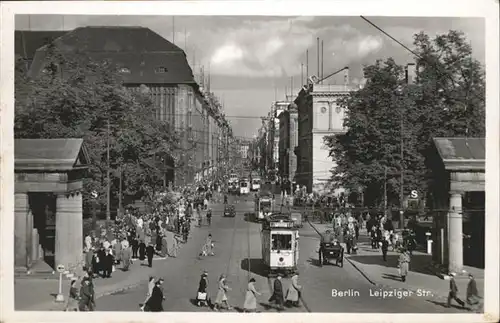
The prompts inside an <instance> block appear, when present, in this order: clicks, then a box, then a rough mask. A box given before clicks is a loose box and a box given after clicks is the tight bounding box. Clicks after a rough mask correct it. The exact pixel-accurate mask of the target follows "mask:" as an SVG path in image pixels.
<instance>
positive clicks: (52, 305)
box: [19, 257, 169, 311]
mask: <svg viewBox="0 0 500 323" xmlns="http://www.w3.org/2000/svg"><path fill="white" fill-rule="evenodd" d="M167 258H169V257H164V258H163V257H157V258H153V260H166V259H167ZM63 276H66V275H63ZM145 281H146V280H141V281H139V282H136V283H132V284H129V285H126V286H122V287H119V288H116V289H112V290H107V291H103V292H100V293H96V294H95V297H94V298H95V299H96V300H97V299H99V298H101V297H104V296H109V295H113V294H116V293H120V292H124V291H127V290H130V289H133V288H136V287H138V286H140V285H141V284H143V283H144V282H145ZM62 304H63V303H57V302H55V301H51V302H47V303H45V304H44V305H42V306H40V307H41V308H44V309H42V311H59V310H60V309H59V307H61V306H62ZM33 307H37V306H36V305H35V306H31V307H28V308H26V309H20V310H19V311H34V310H31V309H30V308H33ZM37 311H39V310H37Z"/></svg>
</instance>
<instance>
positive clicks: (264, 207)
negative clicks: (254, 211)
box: [260, 201, 271, 211]
mask: <svg viewBox="0 0 500 323" xmlns="http://www.w3.org/2000/svg"><path fill="white" fill-rule="evenodd" d="M260 210H261V211H264V210H266V211H270V210H271V202H269V201H267V202H260Z"/></svg>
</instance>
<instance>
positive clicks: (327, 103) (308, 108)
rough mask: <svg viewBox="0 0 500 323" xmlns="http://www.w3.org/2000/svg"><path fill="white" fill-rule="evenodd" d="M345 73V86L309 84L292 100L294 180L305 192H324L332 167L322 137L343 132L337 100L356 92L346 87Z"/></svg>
mask: <svg viewBox="0 0 500 323" xmlns="http://www.w3.org/2000/svg"><path fill="white" fill-rule="evenodd" d="M347 73H348V72H346V84H344V85H322V84H311V85H309V86H308V87H307V88H303V89H302V90H301V91H300V93H299V95H298V97H297V99H296V100H295V103H296V104H297V107H298V125H299V129H298V130H299V131H298V147H299V149H298V150H297V153H298V154H297V158H298V159H297V173H296V178H297V184H299V185H301V186H302V185H305V186H306V187H307V190H308V192H311V191H313V190H317V191H321V190H323V189H324V188H325V184H327V182H328V181H329V179H330V174H331V169H332V168H333V167H335V162H334V161H333V160H332V158H331V157H330V156H329V149H328V147H327V146H326V145H325V142H324V137H325V136H331V135H339V134H344V133H345V132H346V129H345V128H344V114H345V111H344V109H343V108H342V107H341V106H340V105H338V104H337V100H338V99H339V98H341V97H344V96H346V95H348V94H349V93H350V92H351V91H355V90H358V89H359V87H355V86H349V85H348V82H347V78H348V76H347V75H348V74H347ZM340 191H342V190H340ZM340 191H339V192H340Z"/></svg>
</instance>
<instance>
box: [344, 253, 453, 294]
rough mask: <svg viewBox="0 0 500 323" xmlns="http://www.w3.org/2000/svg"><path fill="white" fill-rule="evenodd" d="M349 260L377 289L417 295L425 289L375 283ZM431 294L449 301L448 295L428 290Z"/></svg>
mask: <svg viewBox="0 0 500 323" xmlns="http://www.w3.org/2000/svg"><path fill="white" fill-rule="evenodd" d="M345 258H346V259H347V261H348V262H349V263H350V264H351V265H352V266H353V267H354V268H356V270H357V271H358V272H359V273H360V274H361V275H362V276H363V277H364V278H365V279H366V280H367V281H368V282H369V283H370V284H372V285H374V286H377V287H380V288H385V289H398V290H403V291H408V292H412V293H417V291H419V290H420V291H421V290H423V288H416V287H410V288H408V287H407V288H405V287H394V286H390V285H387V284H381V283H377V282H374V281H373V280H372V279H371V278H370V277H369V276H368V275H367V274H366V273H365V272H364V270H362V269H360V268H359V267H358V266H356V265H355V264H354V261H352V260H351V259H349V258H350V257H345ZM428 291H429V292H430V293H432V294H433V296H432V298H433V299H437V300H447V299H448V295H446V296H445V295H442V294H440V293H438V292H436V291H433V290H428Z"/></svg>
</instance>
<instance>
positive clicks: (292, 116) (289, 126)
mask: <svg viewBox="0 0 500 323" xmlns="http://www.w3.org/2000/svg"><path fill="white" fill-rule="evenodd" d="M279 121H280V126H279V129H280V132H279V133H280V139H279V174H280V176H281V177H282V178H283V179H284V178H287V179H288V180H290V182H294V181H295V172H296V170H297V156H296V153H297V151H296V150H297V148H298V111H297V105H296V104H295V103H293V102H292V103H290V104H289V105H288V107H287V109H286V110H285V111H283V112H282V113H281V114H280V116H279Z"/></svg>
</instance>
